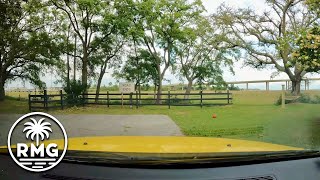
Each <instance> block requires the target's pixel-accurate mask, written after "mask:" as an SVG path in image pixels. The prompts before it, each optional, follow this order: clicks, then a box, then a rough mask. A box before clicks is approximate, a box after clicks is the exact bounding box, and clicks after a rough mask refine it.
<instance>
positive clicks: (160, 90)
mask: <svg viewBox="0 0 320 180" xmlns="http://www.w3.org/2000/svg"><path fill="white" fill-rule="evenodd" d="M161 93H162V78H160V82H159V85H158V89H157V104H161V103H162V102H161Z"/></svg>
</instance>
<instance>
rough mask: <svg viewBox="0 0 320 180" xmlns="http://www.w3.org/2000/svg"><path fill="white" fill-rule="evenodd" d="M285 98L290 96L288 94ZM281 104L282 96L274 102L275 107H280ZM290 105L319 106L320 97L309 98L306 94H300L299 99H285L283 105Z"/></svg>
mask: <svg viewBox="0 0 320 180" xmlns="http://www.w3.org/2000/svg"><path fill="white" fill-rule="evenodd" d="M286 96H290V94H287V95H286ZM281 102H282V95H280V97H279V98H278V99H277V101H276V102H275V105H281ZM290 103H309V104H320V96H318V95H316V96H314V97H313V98H311V96H310V95H308V94H300V97H299V98H297V99H292V100H289V99H286V100H285V104H290Z"/></svg>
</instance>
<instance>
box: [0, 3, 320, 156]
mask: <svg viewBox="0 0 320 180" xmlns="http://www.w3.org/2000/svg"><path fill="white" fill-rule="evenodd" d="M0 7H1V10H0V13H1V14H0V17H1V23H0V34H1V37H0V146H3V147H2V148H4V146H8V144H10V143H11V145H13V146H14V147H18V148H21V147H22V145H21V144H19V143H18V142H22V141H23V142H27V143H30V142H34V143H35V144H34V146H35V147H38V148H39V147H41V143H45V141H47V140H49V135H50V142H51V141H55V140H56V142H57V144H59V143H60V144H62V146H63V145H64V144H63V142H60V141H61V140H63V139H64V138H63V137H65V139H64V140H65V141H66V140H67V139H68V150H69V154H68V153H67V156H66V159H68V158H70V157H71V158H75V157H78V158H80V157H81V158H82V159H81V160H83V158H95V159H99V158H100V157H102V156H103V157H105V156H106V157H108V158H110V156H108V155H107V154H109V155H111V156H112V157H113V160H117V157H122V158H124V159H125V160H130V158H131V160H135V161H133V162H137V161H138V160H141V159H143V158H141V154H142V157H148V158H149V159H148V160H150V158H151V160H154V159H156V160H157V158H159V157H161V160H163V159H170V158H172V157H175V158H182V159H183V157H185V158H190V159H196V158H195V157H207V158H213V157H214V158H217V159H219V158H220V157H233V158H234V157H236V158H239V157H241V158H242V157H243V156H246V157H248V158H249V157H256V155H259V156H260V155H262V156H268V157H269V155H270V156H272V157H273V155H274V154H279V155H288V154H289V155H290V156H294V155H299V152H300V155H301V153H304V152H307V153H314V152H317V150H320V131H319V130H320V114H319V112H320V111H319V109H320V76H319V74H318V73H319V70H320V51H319V49H320V26H319V23H320V18H319V17H320V11H319V9H320V7H319V3H317V2H316V1H312V0H306V1H300V0H291V1H269V0H266V1H246V0H238V1H232V0H219V1H211V0H114V1H106V0H70V1H67V0H63V1H62V0H44V1H39V0H28V1H22V0H4V1H3V0H1V2H0ZM30 112H45V113H47V114H50V115H52V116H54V117H55V118H56V119H57V120H59V122H60V123H61V124H62V125H63V126H64V128H65V132H63V131H61V135H57V134H55V132H57V129H59V126H60V124H58V125H59V126H58V125H57V126H54V125H52V124H51V126H50V127H49V126H48V124H46V122H45V120H44V118H43V119H40V120H39V119H36V118H34V119H33V120H32V118H30V119H31V120H32V121H31V122H30V123H29V124H28V123H25V124H15V125H17V129H18V130H17V132H14V131H12V128H13V127H12V126H13V124H14V123H15V122H16V121H17V119H18V118H19V117H21V116H22V115H24V114H27V113H30ZM40 116H43V117H44V114H40ZM47 117H49V116H47ZM50 117H51V116H50ZM38 120H39V121H38ZM32 123H33V124H32ZM11 127H12V128H11ZM10 128H11V130H10ZM23 128H24V129H23ZM41 128H42V129H41ZM9 130H10V132H9ZM11 131H12V132H11ZM18 131H19V132H18ZM8 132H9V136H11V134H12V137H10V138H7V137H8ZM18 133H20V134H18ZM22 133H23V134H22ZM50 133H52V134H54V135H51V134H50ZM63 133H64V134H63ZM65 134H67V135H68V137H67V136H63V135H65ZM14 135H16V136H15V138H13V136H14ZM45 144H46V145H49V142H48V143H45ZM65 144H66V143H65ZM29 145H30V146H31V144H29ZM32 146H33V145H32ZM23 147H25V148H27V146H23ZM64 147H66V145H64ZM62 149H63V148H60V147H59V150H62ZM5 152H7V151H5ZM72 152H76V153H72ZM83 153H84V154H83ZM86 153H89V154H86ZM101 153H102V154H101ZM201 154H202V155H201ZM68 155H69V156H68ZM143 155H145V156H143ZM132 157H136V158H132ZM100 160H101V159H100ZM102 160H103V158H102ZM122 160H123V159H122Z"/></svg>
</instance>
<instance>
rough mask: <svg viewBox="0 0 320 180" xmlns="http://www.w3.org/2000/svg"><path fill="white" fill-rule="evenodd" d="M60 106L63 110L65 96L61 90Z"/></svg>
mask: <svg viewBox="0 0 320 180" xmlns="http://www.w3.org/2000/svg"><path fill="white" fill-rule="evenodd" d="M60 104H61V109H62V110H63V94H62V90H60Z"/></svg>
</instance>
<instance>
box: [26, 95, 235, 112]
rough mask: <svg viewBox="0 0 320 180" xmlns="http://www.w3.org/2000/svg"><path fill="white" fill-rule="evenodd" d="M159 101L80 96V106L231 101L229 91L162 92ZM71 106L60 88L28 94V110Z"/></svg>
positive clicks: (141, 97) (150, 97) (151, 97)
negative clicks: (53, 92)
mask: <svg viewBox="0 0 320 180" xmlns="http://www.w3.org/2000/svg"><path fill="white" fill-rule="evenodd" d="M160 95H161V98H160V99H159V101H160V102H158V101H157V93H138V92H137V91H136V92H135V93H109V92H107V93H100V94H98V96H97V94H94V93H86V94H82V96H81V97H80V99H81V103H80V104H81V105H87V104H95V105H106V106H108V107H110V106H130V107H131V108H133V107H134V106H135V107H136V108H139V107H141V106H147V105H148V106H149V105H161V106H168V108H169V109H170V108H171V106H200V107H201V108H202V107H203V106H215V105H229V104H232V99H233V97H232V93H230V92H229V91H227V92H226V93H205V92H203V91H200V92H199V93H189V94H185V93H171V92H170V91H168V92H167V93H161V94H160ZM69 105H72V103H69V102H68V100H67V95H66V94H63V92H62V90H61V91H60V93H59V94H50V95H48V94H47V91H46V90H45V91H44V92H43V95H31V94H30V95H29V110H30V111H37V110H46V111H48V110H50V109H64V107H66V106H69Z"/></svg>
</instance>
